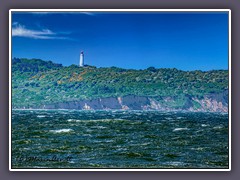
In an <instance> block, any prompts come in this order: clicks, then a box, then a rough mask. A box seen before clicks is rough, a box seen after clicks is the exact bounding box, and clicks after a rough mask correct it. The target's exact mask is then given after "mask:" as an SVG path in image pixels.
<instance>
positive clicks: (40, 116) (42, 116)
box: [37, 115, 46, 118]
mask: <svg viewBox="0 0 240 180" xmlns="http://www.w3.org/2000/svg"><path fill="white" fill-rule="evenodd" d="M37 117H38V118H44V117H46V116H44V115H38V116H37Z"/></svg>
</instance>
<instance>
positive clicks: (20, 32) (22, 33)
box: [12, 22, 70, 39]
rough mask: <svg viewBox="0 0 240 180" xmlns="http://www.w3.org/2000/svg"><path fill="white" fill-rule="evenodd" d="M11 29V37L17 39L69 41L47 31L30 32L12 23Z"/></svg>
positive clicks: (30, 30)
mask: <svg viewBox="0 0 240 180" xmlns="http://www.w3.org/2000/svg"><path fill="white" fill-rule="evenodd" d="M12 25H13V27H12V36H18V37H26V38H33V39H70V38H68V37H60V36H58V34H57V33H55V32H52V31H51V30H49V29H41V30H32V29H27V28H26V27H25V26H23V25H21V24H19V23H17V22H13V24H12Z"/></svg>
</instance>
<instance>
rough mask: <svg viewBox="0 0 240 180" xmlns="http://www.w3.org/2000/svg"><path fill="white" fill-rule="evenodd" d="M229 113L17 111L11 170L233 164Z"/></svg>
mask: <svg viewBox="0 0 240 180" xmlns="http://www.w3.org/2000/svg"><path fill="white" fill-rule="evenodd" d="M228 151H229V149H228V115H227V114H216V113H161V112H157V111H64V110H51V111H47V110H42V111H41V110H39V111H30V110H28V111H24V110H13V111H12V168H228Z"/></svg>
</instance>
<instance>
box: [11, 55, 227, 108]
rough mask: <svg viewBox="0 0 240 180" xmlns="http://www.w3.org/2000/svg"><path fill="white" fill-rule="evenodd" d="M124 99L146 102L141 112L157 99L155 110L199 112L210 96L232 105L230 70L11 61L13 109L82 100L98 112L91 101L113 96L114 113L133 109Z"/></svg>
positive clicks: (225, 104) (218, 101)
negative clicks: (230, 102) (101, 66)
mask: <svg viewBox="0 0 240 180" xmlns="http://www.w3.org/2000/svg"><path fill="white" fill-rule="evenodd" d="M126 97H134V98H135V100H133V101H136V102H132V103H133V104H134V103H139V100H137V99H136V97H138V98H143V97H144V98H147V99H148V100H147V101H148V102H147V104H146V105H141V106H138V107H142V109H144V108H146V109H151V108H153V106H152V104H151V103H153V102H151V100H154V103H156V104H157V105H156V106H158V108H156V107H155V108H153V109H161V108H163V110H164V108H165V109H166V108H167V109H169V110H171V109H182V108H184V107H185V108H188V109H189V108H190V107H191V108H193V109H195V110H198V109H199V110H201V108H203V106H205V105H203V104H201V101H202V100H204V99H206V98H208V99H210V100H211V99H212V100H213V99H214V100H215V101H216V102H217V103H221V105H220V106H224V107H225V106H227V104H228V71H227V70H212V71H200V70H196V71H182V70H177V69H175V68H173V69H166V68H161V69H157V68H154V67H149V68H147V69H144V70H135V69H122V68H117V67H110V68H96V67H94V66H86V67H78V66H76V65H71V66H68V67H64V66H62V65H61V64H56V63H53V62H51V61H43V60H40V59H18V58H14V59H12V106H13V108H44V107H52V108H60V105H59V104H62V106H63V107H62V108H64V107H66V108H68V107H69V108H70V105H67V106H64V103H65V104H69V103H72V102H74V103H75V104H76V103H77V102H80V101H81V102H84V103H83V104H84V105H80V104H81V103H80V104H79V105H76V109H84V108H86V107H87V108H88V109H96V108H94V107H91V106H90V105H89V102H91V101H96V100H99V101H100V104H101V99H106V98H113V99H114V98H115V99H116V100H117V101H118V103H119V105H120V106H114V107H116V108H113V109H118V108H117V107H121V108H120V109H122V108H126V109H127V108H128V109H131V107H129V106H127V105H124V104H121V103H123V102H122V100H123V99H124V98H125V99H126ZM119 98H120V99H119ZM121 98H123V99H121ZM134 98H133V99H134ZM130 99H131V98H130ZM195 99H196V100H195ZM98 103H99V102H98ZM112 103H113V102H112ZM212 103H213V102H212ZM143 104H144V103H143ZM148 105H149V106H148ZM83 106H84V107H83ZM100 106H101V107H102V109H112V108H109V107H107V105H106V107H105V105H99V107H100ZM206 106H207V104H206ZM74 107H75V106H74ZM96 107H98V106H97V105H96ZM136 107H137V106H136ZM133 109H134V108H133ZM140 109H141V108H140Z"/></svg>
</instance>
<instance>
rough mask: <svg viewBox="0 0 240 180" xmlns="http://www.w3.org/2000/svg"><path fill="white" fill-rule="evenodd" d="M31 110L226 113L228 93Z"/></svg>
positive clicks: (134, 98) (131, 97) (132, 98)
mask: <svg viewBox="0 0 240 180" xmlns="http://www.w3.org/2000/svg"><path fill="white" fill-rule="evenodd" d="M31 108H33V109H77V110H158V111H190V112H228V92H227V91H225V92H223V93H219V94H209V95H205V96H203V97H201V98H198V97H194V96H188V95H185V96H184V97H183V98H182V99H181V102H180V100H179V98H178V97H157V98H154V97H143V96H135V95H129V96H124V97H108V98H98V99H93V100H79V101H73V102H64V103H55V104H45V105H41V106H39V107H31Z"/></svg>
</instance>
